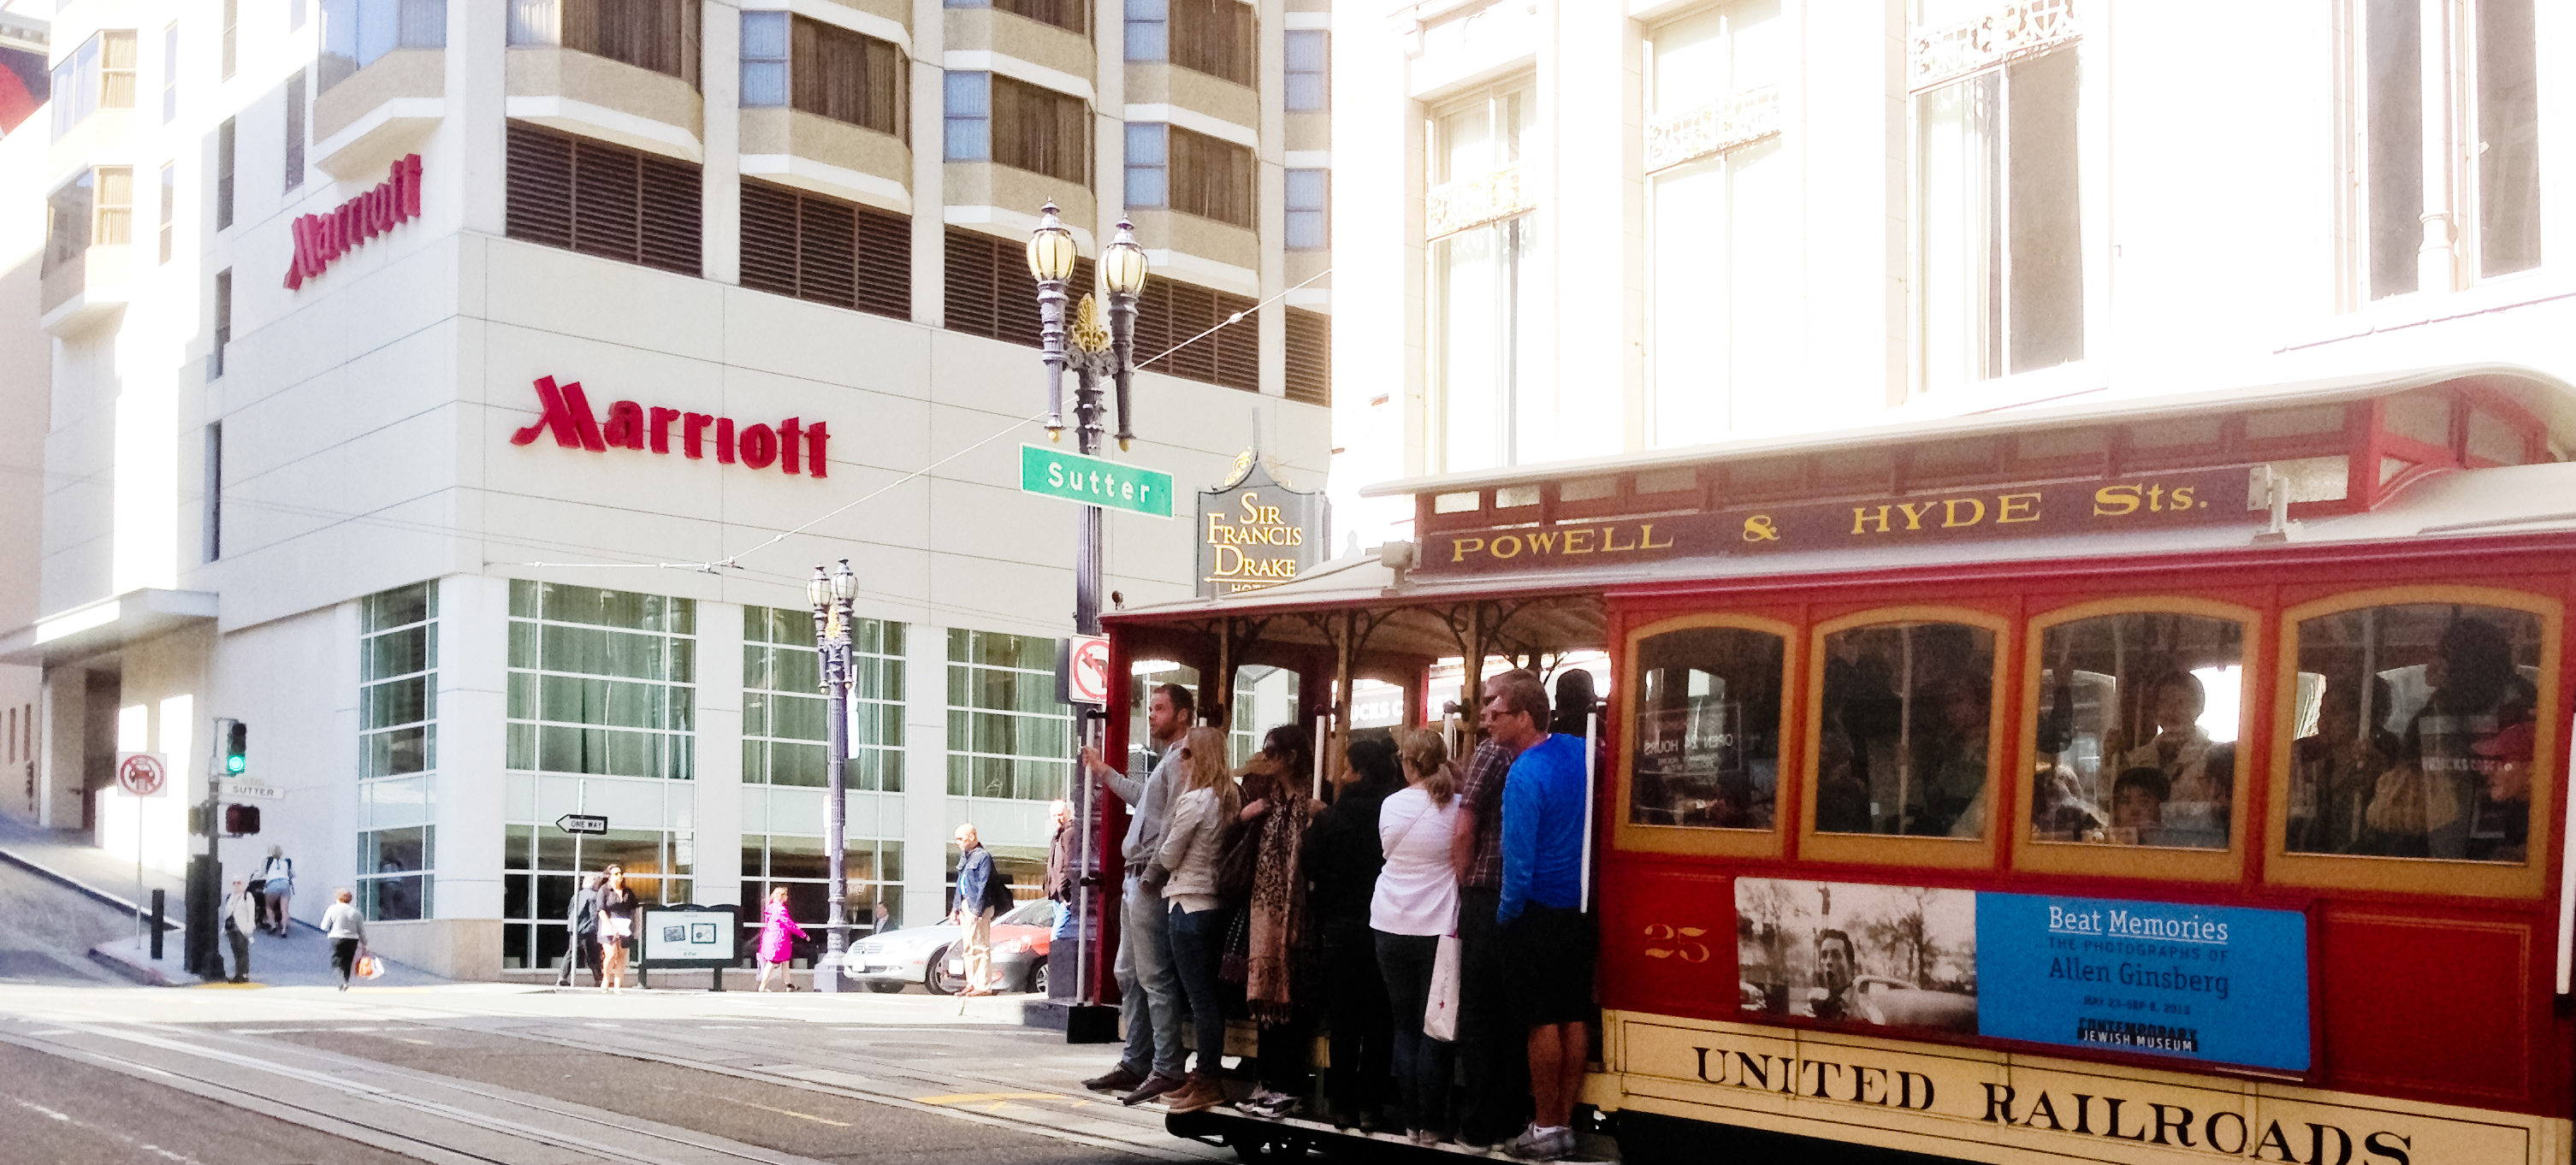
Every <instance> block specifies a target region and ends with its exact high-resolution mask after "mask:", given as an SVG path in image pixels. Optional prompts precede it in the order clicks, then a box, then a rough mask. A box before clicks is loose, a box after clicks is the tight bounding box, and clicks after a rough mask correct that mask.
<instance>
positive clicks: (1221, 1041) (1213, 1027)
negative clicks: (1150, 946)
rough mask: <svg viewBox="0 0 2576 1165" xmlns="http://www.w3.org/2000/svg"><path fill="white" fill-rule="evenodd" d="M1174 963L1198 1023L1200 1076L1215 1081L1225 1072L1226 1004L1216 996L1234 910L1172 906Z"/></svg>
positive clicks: (1182, 988)
mask: <svg viewBox="0 0 2576 1165" xmlns="http://www.w3.org/2000/svg"><path fill="white" fill-rule="evenodd" d="M1171 920H1172V964H1173V966H1175V967H1176V968H1178V969H1179V970H1180V973H1181V991H1182V992H1183V993H1184V994H1186V995H1188V996H1189V999H1190V1016H1191V1019H1192V1020H1193V1021H1194V1023H1195V1024H1196V1030H1197V1035H1198V1045H1199V1073H1200V1074H1201V1075H1204V1076H1207V1077H1209V1078H1210V1079H1214V1078H1215V1077H1216V1076H1217V1075H1219V1074H1220V1073H1222V1072H1223V1071H1224V1070H1225V1004H1224V1003H1223V1002H1222V997H1221V996H1219V995H1218V994H1217V978H1216V971H1217V962H1218V961H1219V960H1221V959H1223V958H1224V957H1225V931H1226V926H1227V925H1228V924H1229V923H1231V922H1233V921H1234V911H1233V909H1231V908H1229V907H1224V906H1219V907H1216V908H1215V909H1212V910H1201V911H1198V912H1196V913H1191V912H1188V911H1184V910H1182V909H1181V907H1180V904H1179V903H1174V904H1173V905H1172V914H1171Z"/></svg>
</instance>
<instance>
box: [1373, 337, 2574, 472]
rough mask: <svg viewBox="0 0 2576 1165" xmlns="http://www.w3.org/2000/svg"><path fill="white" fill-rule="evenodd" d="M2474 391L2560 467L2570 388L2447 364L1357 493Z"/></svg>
mask: <svg viewBox="0 0 2576 1165" xmlns="http://www.w3.org/2000/svg"><path fill="white" fill-rule="evenodd" d="M2453 383H2465V384H2473V385H2477V386H2480V387H2482V388H2486V389H2489V390H2492V391H2494V392H2497V393H2499V394H2501V395H2503V396H2505V397H2507V398H2508V399H2510V400H2512V401H2513V402H2514V403H2516V404H2518V405H2520V406H2522V407H2523V408H2524V409H2526V410H2528V411H2529V412H2530V413H2531V414H2532V415H2533V416H2534V417H2536V418H2538V419H2539V420H2540V421H2541V422H2542V424H2543V425H2544V426H2546V429H2547V433H2548V442H2549V447H2550V450H2551V452H2552V453H2553V454H2554V455H2556V456H2559V457H2562V458H2563V457H2565V456H2566V455H2567V453H2568V452H2569V451H2570V450H2576V385H2570V384H2569V383H2568V382H2566V381H2564V380H2560V379H2559V378H2557V377H2555V376H2551V375H2550V374H2548V373H2545V372H2541V371H2539V370H2537V369H2533V368H2528V367H2524V366H2521V365H2513V364H2452V365H2442V366H2437V367H2430V368H2415V369H2408V370H2405V371H2400V372H2373V373H2364V374H2358V375H2350V376H2329V377H2321V378H2317V379H2311V380H2298V381H2290V382H2287V383H2278V384H2265V385H2256V386H2251V387H2244V388H2229V389H2221V390H2217V391H2212V392H2193V393H2181V394H2164V395H2152V396H2117V395H2114V393H2115V392H2116V390H2114V389H2110V388H2104V389H2099V390H2094V391H2089V392H2086V393H2083V394H2081V395H2080V396H2078V397H2073V398H2057V399H2053V400H2048V401H2040V402H2036V403H2032V404H2027V405H2014V406H2008V407H2004V408H1998V409H1992V410H1987V411H1981V412H1973V413H1966V414H1961V415H1956V416H1934V417H1926V416H1921V415H1914V416H1902V417H1901V418H1900V419H1898V420H1895V421H1891V422H1889V423H1887V424H1882V425H1871V426H1868V427H1866V428H1858V429H1835V430H1831V431H1827V432H1813V433H1794V434H1789V435H1785V436H1768V437H1755V438H1747V439H1743V440H1736V441H1722V442H1717V443H1715V444H1708V445H1693V446H1687V447H1683V448H1677V449H1659V450H1654V451H1651V452H1642V453H1622V454H1618V455H1615V456H1609V457H1591V458H1580V459H1573V460H1566V461H1555V462H1546V463H1542V464H1534V465H1513V466H1505V467H1499V468H1494V469H1479V470H1472V471H1468V472H1464V473H1449V474H1437V475H1429V476H1423V477H1408V478H1401V479H1398V480H1395V481H1386V482H1379V483H1377V484H1375V485H1370V486H1365V487H1363V488H1361V490H1360V496H1361V497H1371V498H1377V497H1397V496H1402V495H1406V494H1443V493H1454V492H1461V491H1467V490H1479V489H1490V488H1494V487H1498V486H1512V485H1523V484H1528V483H1531V482H1538V481H1550V480H1562V479H1566V478H1578V477H1586V476H1592V475H1598V474H1604V473H1629V474H1633V473H1639V472H1652V471H1654V470H1658V469H1679V468H1685V467H1696V466H1703V465H1708V464H1712V463H1721V462H1727V461H1734V460H1739V459H1746V458H1753V457H1763V458H1769V457H1778V456H1782V455H1794V454H1801V453H1825V452H1832V451H1835V450H1840V449H1856V448H1870V449H1879V448H1884V447H1887V446H1889V445H1891V444H1894V445H1913V446H1920V445H1929V444H1937V443H1940V442H1942V441H1944V440H1950V439H1956V438H1964V437H1975V436H1985V435H1989V434H2001V433H2028V432H2033V431H2036V430H2043V429H2063V428H2075V427H2080V426H2087V425H2100V424H2104V423H2110V422H2136V421H2146V420H2154V419H2156V418H2158V417H2165V416H2175V415H2183V414H2207V413H2211V412H2218V411H2226V412H2246V411H2251V410H2254V409H2259V408H2279V407H2296V406H2300V405H2319V404H2335V403H2341V402H2346V401H2355V400H2366V399H2369V398H2372V397H2381V396H2391V395H2395V394H2397V393H2401V392H2405V391H2408V390H2410V389H2417V388H2424V387H2428V386H2431V385H2437V384H2453Z"/></svg>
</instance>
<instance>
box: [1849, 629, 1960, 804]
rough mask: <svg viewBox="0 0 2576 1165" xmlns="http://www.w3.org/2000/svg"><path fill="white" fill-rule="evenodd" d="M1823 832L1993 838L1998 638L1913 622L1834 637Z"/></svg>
mask: <svg viewBox="0 0 2576 1165" xmlns="http://www.w3.org/2000/svg"><path fill="white" fill-rule="evenodd" d="M1818 663H1819V664H1820V665H1821V666H1822V668H1823V669H1824V693H1823V695H1824V700H1823V706H1822V709H1821V711H1822V720H1821V722H1820V723H1819V725H1818V735H1817V761H1816V831H1817V832H1818V833H1870V834H1902V835H1912V836H1920V837H1955V838H1980V837H1984V836H1985V819H1986V805H1987V792H1986V790H1987V785H1988V778H1989V777H1990V775H1991V773H1992V767H1993V766H1992V758H1991V757H1990V756H1989V752H1990V747H1989V741H1990V740H1991V731H1992V721H1993V716H1994V708H1993V691H1994V674H1995V633H1994V632H1992V631H1989V630H1987V629H1985V628H1983V627H1978V626H1974V625H1971V624H1966V623H1949V622H1935V621H1923V622H1915V621H1905V622H1891V623H1877V624H1871V625H1867V626H1861V627H1852V628H1847V629H1845V630H1842V631H1837V632H1834V633H1832V634H1829V635H1827V636H1826V637H1825V641H1824V656H1823V658H1822V659H1821V660H1819V661H1818Z"/></svg>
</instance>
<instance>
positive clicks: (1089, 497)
mask: <svg viewBox="0 0 2576 1165" xmlns="http://www.w3.org/2000/svg"><path fill="white" fill-rule="evenodd" d="M1020 492H1021V493H1024V494H1045V495H1046V496H1048V497H1051V498H1063V499H1064V500H1066V501H1069V502H1084V503H1088V504H1090V505H1095V506H1107V507H1109V508H1110V509H1113V510H1126V511H1127V512H1129V513H1134V514H1143V515H1145V516H1146V517H1149V518H1168V517H1171V516H1172V475H1171V474H1168V473H1162V472H1158V471H1156V470H1151V469H1139V468H1137V467H1135V466H1133V465H1120V464H1118V463H1117V462H1115V461H1103V460H1101V459H1100V458H1097V457H1085V456H1083V455H1081V454H1079V453H1066V452H1063V451H1060V450H1056V449H1049V448H1047V447H1046V446H1044V445H1022V446H1020Z"/></svg>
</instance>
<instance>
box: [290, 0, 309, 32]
mask: <svg viewBox="0 0 2576 1165" xmlns="http://www.w3.org/2000/svg"><path fill="white" fill-rule="evenodd" d="M305 2H306V0H287V3H286V28H287V31H289V32H293V31H296V30H298V29H301V28H303V27H304V9H305Z"/></svg>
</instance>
